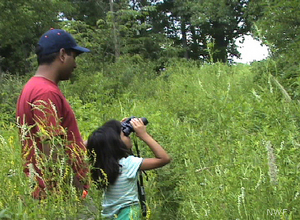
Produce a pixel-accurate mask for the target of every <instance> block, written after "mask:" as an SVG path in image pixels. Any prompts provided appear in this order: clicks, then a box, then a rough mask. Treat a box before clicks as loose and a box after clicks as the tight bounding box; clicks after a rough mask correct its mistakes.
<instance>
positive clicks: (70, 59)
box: [59, 49, 78, 80]
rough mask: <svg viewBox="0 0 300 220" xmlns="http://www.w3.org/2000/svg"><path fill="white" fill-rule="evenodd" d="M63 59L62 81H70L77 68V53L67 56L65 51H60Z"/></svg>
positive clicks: (73, 52) (60, 77)
mask: <svg viewBox="0 0 300 220" xmlns="http://www.w3.org/2000/svg"><path fill="white" fill-rule="evenodd" d="M60 52H61V53H62V54H61V57H62V66H61V71H60V76H59V79H60V80H68V79H70V77H71V75H72V73H73V71H74V69H75V68H76V61H75V60H76V57H77V55H78V54H77V53H76V52H75V51H71V53H69V54H67V53H66V51H65V50H64V49H62V50H61V51H60Z"/></svg>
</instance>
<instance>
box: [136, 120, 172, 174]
mask: <svg viewBox="0 0 300 220" xmlns="http://www.w3.org/2000/svg"><path fill="white" fill-rule="evenodd" d="M130 123H131V125H132V127H133V128H134V130H135V132H136V135H137V136H138V137H139V138H140V139H142V140H143V141H144V142H145V143H146V144H147V145H148V146H149V147H150V149H151V150H152V152H153V153H154V155H155V158H145V159H144V160H143V162H142V164H141V167H140V170H151V169H155V168H159V167H162V166H164V165H166V164H168V163H170V161H171V157H170V156H169V155H168V153H167V152H166V151H165V150H164V149H163V148H162V146H160V144H159V143H157V141H155V140H154V139H153V138H152V137H151V136H150V135H149V134H148V133H147V131H146V126H145V125H144V123H143V122H142V120H141V119H140V118H133V119H132V120H131V121H130Z"/></svg>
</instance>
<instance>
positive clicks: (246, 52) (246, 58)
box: [234, 36, 269, 63]
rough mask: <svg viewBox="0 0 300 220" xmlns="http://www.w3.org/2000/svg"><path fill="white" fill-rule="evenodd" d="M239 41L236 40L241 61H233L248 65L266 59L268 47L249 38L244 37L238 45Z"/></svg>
mask: <svg viewBox="0 0 300 220" xmlns="http://www.w3.org/2000/svg"><path fill="white" fill-rule="evenodd" d="M239 40H240V39H237V40H236V43H237V46H238V47H239V48H238V51H239V52H240V53H241V59H237V58H235V59H234V62H237V63H250V62H252V61H259V60H263V59H265V58H267V57H268V55H269V52H268V47H267V46H266V45H263V46H262V45H261V42H259V41H257V40H255V39H253V38H252V37H251V36H245V41H244V43H243V44H241V43H239Z"/></svg>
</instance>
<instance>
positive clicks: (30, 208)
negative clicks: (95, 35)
mask: <svg viewBox="0 0 300 220" xmlns="http://www.w3.org/2000/svg"><path fill="white" fill-rule="evenodd" d="M78 59H80V58H78ZM82 59H85V58H84V57H83V58H82ZM78 62H81V61H80V60H79V61H78ZM120 65H122V63H117V64H115V66H111V69H112V70H113V69H114V68H121V67H123V69H119V71H120V72H122V73H123V75H119V77H123V78H119V80H118V81H117V80H111V77H112V76H113V74H112V75H108V76H106V75H105V74H104V73H102V72H99V73H97V74H95V75H88V74H87V75H85V72H83V71H81V69H80V68H78V72H76V73H75V74H76V75H77V77H78V79H79V80H77V81H75V82H73V83H72V82H64V83H62V84H61V85H60V86H61V88H62V89H63V90H64V93H65V94H66V97H67V98H68V100H69V101H70V103H71V105H72V106H73V108H74V110H75V113H76V115H77V118H78V121H79V126H80V129H81V131H82V134H83V136H84V137H85V138H87V137H88V135H89V134H90V133H91V132H92V130H94V129H95V128H96V127H98V126H99V125H100V124H102V123H103V122H105V121H106V120H108V119H111V118H115V119H122V118H123V117H126V116H131V115H134V116H140V117H142V116H144V117H147V118H148V120H149V122H150V123H149V125H148V130H149V132H150V133H151V134H152V135H153V136H154V137H155V138H156V140H158V141H159V142H160V143H161V144H162V145H163V146H164V147H165V148H166V149H167V151H168V152H169V153H170V154H171V156H172V158H173V161H172V162H171V164H169V165H167V166H166V167H163V168H161V169H159V170H156V171H149V172H147V173H148V176H149V180H148V181H146V182H145V184H146V193H147V202H148V205H149V209H150V217H149V219H154V220H155V219H170V220H171V219H298V218H299V217H300V212H299V210H298V207H299V205H300V204H299V202H300V200H299V192H300V188H299V186H300V185H299V183H300V181H299V160H298V158H299V156H300V155H299V144H300V143H299V142H300V137H299V135H298V134H299V126H298V125H299V118H300V115H299V114H300V113H299V112H300V111H299V110H300V109H299V108H300V106H299V103H298V102H297V101H293V100H291V99H288V98H287V95H286V94H285V93H284V90H283V89H284V88H283V87H280V84H279V83H278V81H277V83H276V81H275V80H276V79H274V77H273V76H271V75H270V74H269V73H268V71H267V66H265V65H264V62H263V63H261V64H260V63H256V65H261V68H257V66H255V65H252V66H248V65H236V66H227V65H225V64H220V63H215V64H207V65H201V66H199V65H198V64H197V63H194V62H187V61H182V60H177V61H176V62H172V63H169V64H168V66H167V67H166V70H165V71H163V72H160V74H159V75H155V73H154V72H152V71H151V69H150V68H148V70H147V65H150V64H144V63H140V64H137V63H136V62H135V64H134V62H132V63H128V61H127V65H126V67H127V69H126V68H125V65H124V66H121V67H120ZM138 67H139V68H138ZM137 69H139V70H140V72H136V70H137ZM258 69H260V70H264V71H262V72H256V71H257V70H258ZM132 72H136V75H133V74H130V73H132ZM126 76H128V77H127V78H126ZM115 77H116V76H115ZM24 82H25V79H24V78H16V79H11V78H10V77H5V80H3V81H2V85H4V87H3V88H4V89H3V90H1V94H2V96H1V97H4V98H5V97H6V96H5V89H7V88H10V91H11V93H10V94H11V95H10V96H7V97H6V99H4V100H5V101H4V102H1V119H0V121H1V126H0V131H1V133H0V134H1V136H0V149H1V154H0V155H1V160H0V161H1V162H0V167H1V168H0V173H1V179H0V185H1V188H0V189H1V198H0V210H1V212H0V219H1V218H4V219H68V218H71V219H76V217H74V215H75V213H77V212H80V213H85V212H88V210H87V207H86V206H84V205H83V204H82V202H80V199H79V197H78V195H76V193H75V194H71V195H66V194H59V195H51V196H49V197H48V198H47V199H46V200H45V201H42V202H40V203H39V202H38V201H34V200H33V199H32V198H31V197H30V196H29V194H30V181H29V178H26V177H25V176H24V174H23V172H22V161H21V154H20V152H21V150H20V144H19V139H18V128H17V126H16V124H15V123H14V113H13V112H14V108H13V106H14V105H15V98H16V97H17V93H18V92H19V91H20V89H21V87H20V85H22V84H23V83H24ZM91 82H93V83H91ZM12 85H16V86H12ZM82 87H83V88H85V89H84V90H80V88H82ZM84 91H86V92H84ZM3 94H4V95H3ZM3 106H4V108H3ZM9 106H10V107H9ZM139 147H140V150H141V153H142V156H144V157H146V156H147V155H149V154H150V152H149V151H148V150H147V149H146V148H145V146H143V143H141V142H139ZM89 195H90V196H91V197H93V199H94V202H95V204H96V205H97V206H98V208H100V206H101V192H99V191H98V190H97V189H96V187H95V186H94V185H93V186H92V188H91V190H90V192H89ZM275 210H278V211H280V214H279V213H276V214H274V213H275V212H274V211H275ZM99 216H100V214H99V213H98V216H97V218H98V219H100V217H99Z"/></svg>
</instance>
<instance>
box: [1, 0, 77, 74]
mask: <svg viewBox="0 0 300 220" xmlns="http://www.w3.org/2000/svg"><path fill="white" fill-rule="evenodd" d="M63 10H68V11H69V10H72V4H70V3H68V2H66V1H36V0H28V1H23V0H14V1H11V0H2V1H0V11H1V13H0V42H1V45H0V70H1V69H2V71H7V72H10V73H13V74H23V73H25V72H27V71H28V69H29V67H30V66H29V64H28V61H27V60H26V59H27V58H28V57H29V55H30V53H31V52H32V51H33V50H34V49H33V48H34V45H35V44H36V42H37V40H38V38H39V37H40V36H41V34H42V33H43V32H44V31H46V30H47V29H50V28H51V27H54V28H55V27H57V22H58V21H59V19H60V17H59V12H62V11H63Z"/></svg>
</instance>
